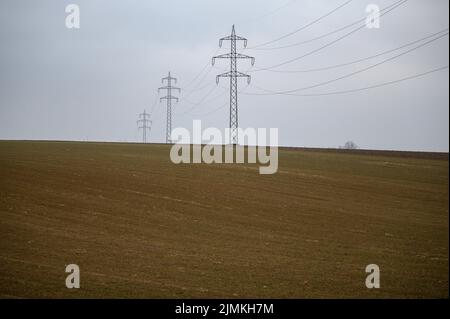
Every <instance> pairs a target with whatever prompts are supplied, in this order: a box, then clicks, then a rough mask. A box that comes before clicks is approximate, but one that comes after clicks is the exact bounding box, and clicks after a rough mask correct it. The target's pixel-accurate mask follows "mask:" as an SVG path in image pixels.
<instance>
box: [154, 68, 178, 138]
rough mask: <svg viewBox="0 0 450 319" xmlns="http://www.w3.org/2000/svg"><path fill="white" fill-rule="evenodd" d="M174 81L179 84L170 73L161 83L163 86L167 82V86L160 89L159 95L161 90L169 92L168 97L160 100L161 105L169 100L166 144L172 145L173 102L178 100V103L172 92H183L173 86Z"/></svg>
mask: <svg viewBox="0 0 450 319" xmlns="http://www.w3.org/2000/svg"><path fill="white" fill-rule="evenodd" d="M172 80H174V83H177V79H176V78H173V77H171V76H170V72H169V75H168V76H166V77H165V78H163V79H162V81H161V82H162V83H163V84H164V81H167V86H163V87H160V88H159V89H158V93H159V91H160V90H167V95H166V96H164V97H162V98H160V99H159V103H161V101H162V100H164V99H166V100H167V122H166V143H171V140H170V134H172V100H176V101H177V102H178V97H176V96H172V90H176V91H177V90H178V92H181V89H180V88H177V87H174V86H172Z"/></svg>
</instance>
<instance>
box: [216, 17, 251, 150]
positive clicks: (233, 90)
mask: <svg viewBox="0 0 450 319" xmlns="http://www.w3.org/2000/svg"><path fill="white" fill-rule="evenodd" d="M223 41H230V42H231V52H230V53H226V54H222V55H219V56H215V57H213V58H212V65H214V63H215V60H216V59H230V71H229V72H226V73H222V74H219V75H217V77H216V83H217V84H219V78H221V77H228V78H230V143H232V144H238V134H237V129H238V127H239V121H238V96H237V95H238V88H237V78H238V77H246V78H247V82H248V83H249V84H250V79H251V77H250V75H247V74H244V73H241V72H238V70H237V59H251V63H252V65H254V64H255V58H254V57H251V56H247V55H244V54H240V53H236V41H244V48H245V47H247V39H245V38H242V37H240V36H237V35H236V32H235V30H234V25H233V28H232V30H231V35H229V36H227V37H224V38H222V39H220V40H219V47H222V42H223Z"/></svg>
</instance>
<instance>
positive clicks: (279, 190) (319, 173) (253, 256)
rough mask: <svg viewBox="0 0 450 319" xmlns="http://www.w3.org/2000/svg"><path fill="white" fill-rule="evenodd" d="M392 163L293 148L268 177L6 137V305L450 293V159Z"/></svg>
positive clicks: (0, 146)
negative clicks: (370, 281) (369, 283)
mask: <svg viewBox="0 0 450 319" xmlns="http://www.w3.org/2000/svg"><path fill="white" fill-rule="evenodd" d="M389 154H390V153H383V154H372V155H371V154H359V153H358V152H356V153H345V152H339V151H328V152H326V151H312V150H295V149H283V150H281V151H280V159H279V172H278V174H275V175H267V176H263V175H259V174H258V167H257V166H256V165H243V164H240V165H230V164H223V165H206V164H197V165H193V164H191V165H174V164H172V163H171V162H170V160H169V147H168V146H165V145H139V144H108V143H69V142H67V143H64V142H9V141H2V142H0V216H1V219H0V297H33V298H35V297H38V298H40V297H50V298H53V297H64V298H65V297H74V298H78V297H101V298H103V297H126V298H128V297H138V298H159V297H161V298H164V297H175V298H186V297H226V298H228V297H229V298H233V297H260V298H271V297H273V298H315V297H320V298H341V297H344V298H346V297H358V298H370V297H400V298H415V297H420V298H430V297H439V298H448V270H449V268H448V243H449V238H448V235H449V228H448V227H449V214H448V201H449V194H448V173H449V172H448V168H449V166H448V157H447V158H444V159H442V158H439V159H438V158H436V159H434V158H433V156H430V158H420V157H419V156H415V155H414V154H411V155H410V156H405V154H402V156H399V154H391V155H389ZM70 263H76V264H78V265H79V266H80V268H81V289H78V290H76V289H73V290H69V289H67V288H66V287H65V277H66V273H65V272H64V270H65V265H67V264H70ZM371 263H375V264H378V265H379V266H380V268H381V289H379V290H369V289H367V288H366V287H365V284H364V282H365V276H366V274H365V272H364V269H365V267H366V265H368V264H371Z"/></svg>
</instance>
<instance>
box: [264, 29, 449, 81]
mask: <svg viewBox="0 0 450 319" xmlns="http://www.w3.org/2000/svg"><path fill="white" fill-rule="evenodd" d="M448 30H449V29H448V28H446V29H443V30H441V31H439V32H435V33H433V34H431V35H428V36H426V37H423V38H421V39H418V40H415V41H412V42H409V43H407V44H404V45H402V46H399V47H396V48H394V49H390V50H387V51H383V52H381V53H378V54H375V55H371V56H368V57H365V58H361V59H357V60H354V61H350V62H346V63H341V64H335V65H330V66H325V67H319V68H313V69H303V70H268V71H269V72H275V73H311V72H319V71H327V70H332V69H336V68H340V67H344V66H349V65H352V64H357V63H360V62H364V61H368V60H372V59H374V58H378V57H380V56H383V55H386V54H389V53H392V52H395V51H398V50H401V49H404V48H407V47H409V46H411V45H413V44H416V43H419V42H422V41H424V40H426V39H429V38H432V37H434V36H436V35H438V34H440V33H442V32H445V31H448Z"/></svg>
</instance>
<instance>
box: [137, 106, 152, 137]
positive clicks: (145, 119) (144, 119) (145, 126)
mask: <svg viewBox="0 0 450 319" xmlns="http://www.w3.org/2000/svg"><path fill="white" fill-rule="evenodd" d="M149 118H150V114H148V113H147V112H145V110H144V113H141V114H139V120H137V124H138V125H139V124H141V125H142V126H138V129H142V143H147V130H148V131H149V132H150V130H151V125H152V121H151V120H150V119H149Z"/></svg>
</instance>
